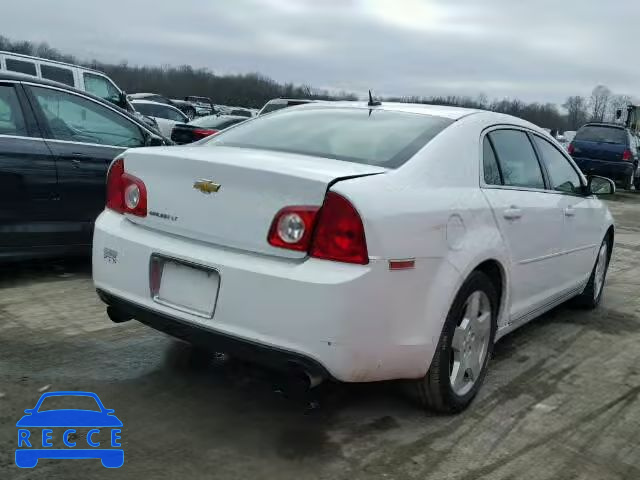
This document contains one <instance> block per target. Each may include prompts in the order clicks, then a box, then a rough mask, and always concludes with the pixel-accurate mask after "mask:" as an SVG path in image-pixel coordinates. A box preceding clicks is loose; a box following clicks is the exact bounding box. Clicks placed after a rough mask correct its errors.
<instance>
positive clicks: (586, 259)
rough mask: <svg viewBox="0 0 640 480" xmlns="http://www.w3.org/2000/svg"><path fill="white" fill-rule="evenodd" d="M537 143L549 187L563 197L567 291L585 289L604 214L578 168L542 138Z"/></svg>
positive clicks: (560, 261) (562, 257) (563, 269)
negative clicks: (585, 190)
mask: <svg viewBox="0 0 640 480" xmlns="http://www.w3.org/2000/svg"><path fill="white" fill-rule="evenodd" d="M532 138H533V141H534V144H535V146H536V149H537V151H538V153H539V156H540V157H541V158H542V160H543V162H544V164H545V166H546V169H547V172H548V174H549V182H550V183H549V188H550V190H551V191H552V192H553V193H554V194H555V195H557V196H558V197H559V200H560V207H561V208H562V211H563V214H564V220H563V222H564V223H563V233H562V242H561V253H562V255H560V256H559V257H558V259H557V262H558V266H559V267H560V269H559V275H560V276H561V277H562V281H563V285H562V288H563V289H564V290H572V289H577V288H580V287H582V286H584V284H585V282H586V281H587V280H588V279H589V275H590V273H591V270H592V269H593V265H594V263H595V259H596V257H595V256H596V249H597V248H598V247H599V246H600V243H601V242H602V238H600V235H601V226H602V222H603V218H602V216H603V211H602V209H601V208H599V206H598V203H599V201H598V200H597V199H596V198H595V197H593V196H592V195H588V196H587V195H585V194H584V183H583V180H582V178H581V176H580V174H579V173H578V170H577V167H574V165H573V163H572V162H571V161H570V160H569V159H568V158H567V156H566V155H565V154H564V153H563V152H562V151H561V150H559V149H558V148H556V146H555V145H553V144H552V143H551V142H549V141H548V140H546V139H544V138H542V137H541V136H539V135H532Z"/></svg>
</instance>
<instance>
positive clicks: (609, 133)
mask: <svg viewBox="0 0 640 480" xmlns="http://www.w3.org/2000/svg"><path fill="white" fill-rule="evenodd" d="M574 140H583V141H586V142H600V143H621V144H624V145H626V144H627V132H626V131H625V130H623V129H622V128H616V127H605V126H596V125H587V126H586V127H583V128H581V129H580V130H578V133H576V136H575V138H574Z"/></svg>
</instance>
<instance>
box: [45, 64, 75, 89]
mask: <svg viewBox="0 0 640 480" xmlns="http://www.w3.org/2000/svg"><path fill="white" fill-rule="evenodd" d="M40 72H41V73H42V78H46V79H47V80H52V81H54V82H60V83H64V84H65V85H69V86H71V87H75V82H74V81H73V72H72V71H71V70H69V69H68V68H62V67H56V66H53V65H46V64H40Z"/></svg>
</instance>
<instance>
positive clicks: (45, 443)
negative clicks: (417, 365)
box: [15, 392, 124, 468]
mask: <svg viewBox="0 0 640 480" xmlns="http://www.w3.org/2000/svg"><path fill="white" fill-rule="evenodd" d="M51 397H85V401H86V398H89V399H92V400H93V401H95V405H96V407H95V408H96V409H95V410H93V409H92V410H89V409H86V410H85V409H54V410H48V409H47V410H45V409H42V410H41V408H42V403H43V402H44V401H45V400H46V399H48V398H51ZM71 400H77V398H75V399H74V398H72V399H71ZM89 401H90V402H91V400H89ZM91 405H92V406H93V402H91ZM24 412H25V413H26V415H25V416H23V417H22V418H21V419H20V420H18V423H16V427H18V428H19V430H18V449H16V456H15V460H16V465H17V466H18V467H21V468H33V467H35V466H36V464H37V463H38V460H39V459H41V458H54V459H85V458H95V459H98V458H99V459H100V460H101V462H102V465H103V466H105V467H107V468H119V467H121V466H122V465H123V464H124V450H122V449H121V448H115V447H120V446H121V445H120V444H119V443H118V440H119V439H120V427H122V422H121V421H120V420H119V419H118V417H116V416H115V415H114V410H111V409H107V408H105V407H104V405H103V404H102V402H101V401H100V398H99V397H98V395H96V394H95V393H92V392H48V393H45V394H43V395H42V396H41V397H40V399H39V400H38V403H36V406H35V407H34V408H32V409H27V410H25V411H24ZM32 427H36V428H43V430H42V437H40V436H37V435H33V436H32V435H31V433H32V432H31V431H30V430H28V429H29V428H32ZM60 427H63V428H67V430H65V432H64V434H63V436H62V440H63V441H64V445H65V446H67V447H70V448H53V444H52V443H51V442H50V440H51V439H52V435H53V430H51V429H52V428H60ZM73 427H80V428H87V427H89V428H91V429H92V430H90V431H89V433H88V434H87V444H88V445H87V446H88V447H90V448H79V447H78V448H76V444H77V442H72V441H71V440H70V438H71V435H73V434H74V433H75V432H76V431H75V430H74V428H73ZM101 429H110V430H111V431H110V438H111V442H110V447H111V448H104V446H102V448H100V447H101V443H106V442H96V441H94V440H93V436H94V435H96V434H99V433H100V431H101ZM40 438H41V442H40ZM38 443H40V445H38ZM20 447H27V448H20ZM40 447H41V448H40Z"/></svg>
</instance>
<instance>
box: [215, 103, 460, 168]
mask: <svg viewBox="0 0 640 480" xmlns="http://www.w3.org/2000/svg"><path fill="white" fill-rule="evenodd" d="M452 122H453V121H452V120H450V119H447V118H442V117H435V116H431V115H422V114H414V113H405V112H394V111H387V110H369V109H364V108H322V107H317V108H306V109H292V110H287V111H283V112H281V113H279V114H278V115H268V116H266V117H258V118H257V119H255V120H251V121H249V122H247V123H245V124H242V125H238V126H237V127H235V128H233V129H231V130H228V131H226V132H225V133H222V134H220V135H218V136H216V137H214V138H212V139H211V140H210V141H209V142H207V143H206V145H208V146H211V147H215V146H226V147H241V148H255V149H259V150H272V151H278V152H287V153H298V154H302V155H312V156H317V157H325V158H332V159H336V160H345V161H348V162H355V163H364V164H367V165H378V166H381V167H386V168H397V167H399V166H400V165H402V164H403V163H405V162H406V161H407V160H408V159H410V158H411V157H412V156H413V155H415V153H416V152H417V151H418V150H420V149H421V148H422V147H424V146H425V145H426V144H427V143H428V142H429V141H430V140H431V139H432V138H434V137H435V136H436V135H437V134H438V133H440V132H441V131H442V130H444V129H445V128H446V127H447V126H448V125H450V124H451V123H452Z"/></svg>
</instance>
